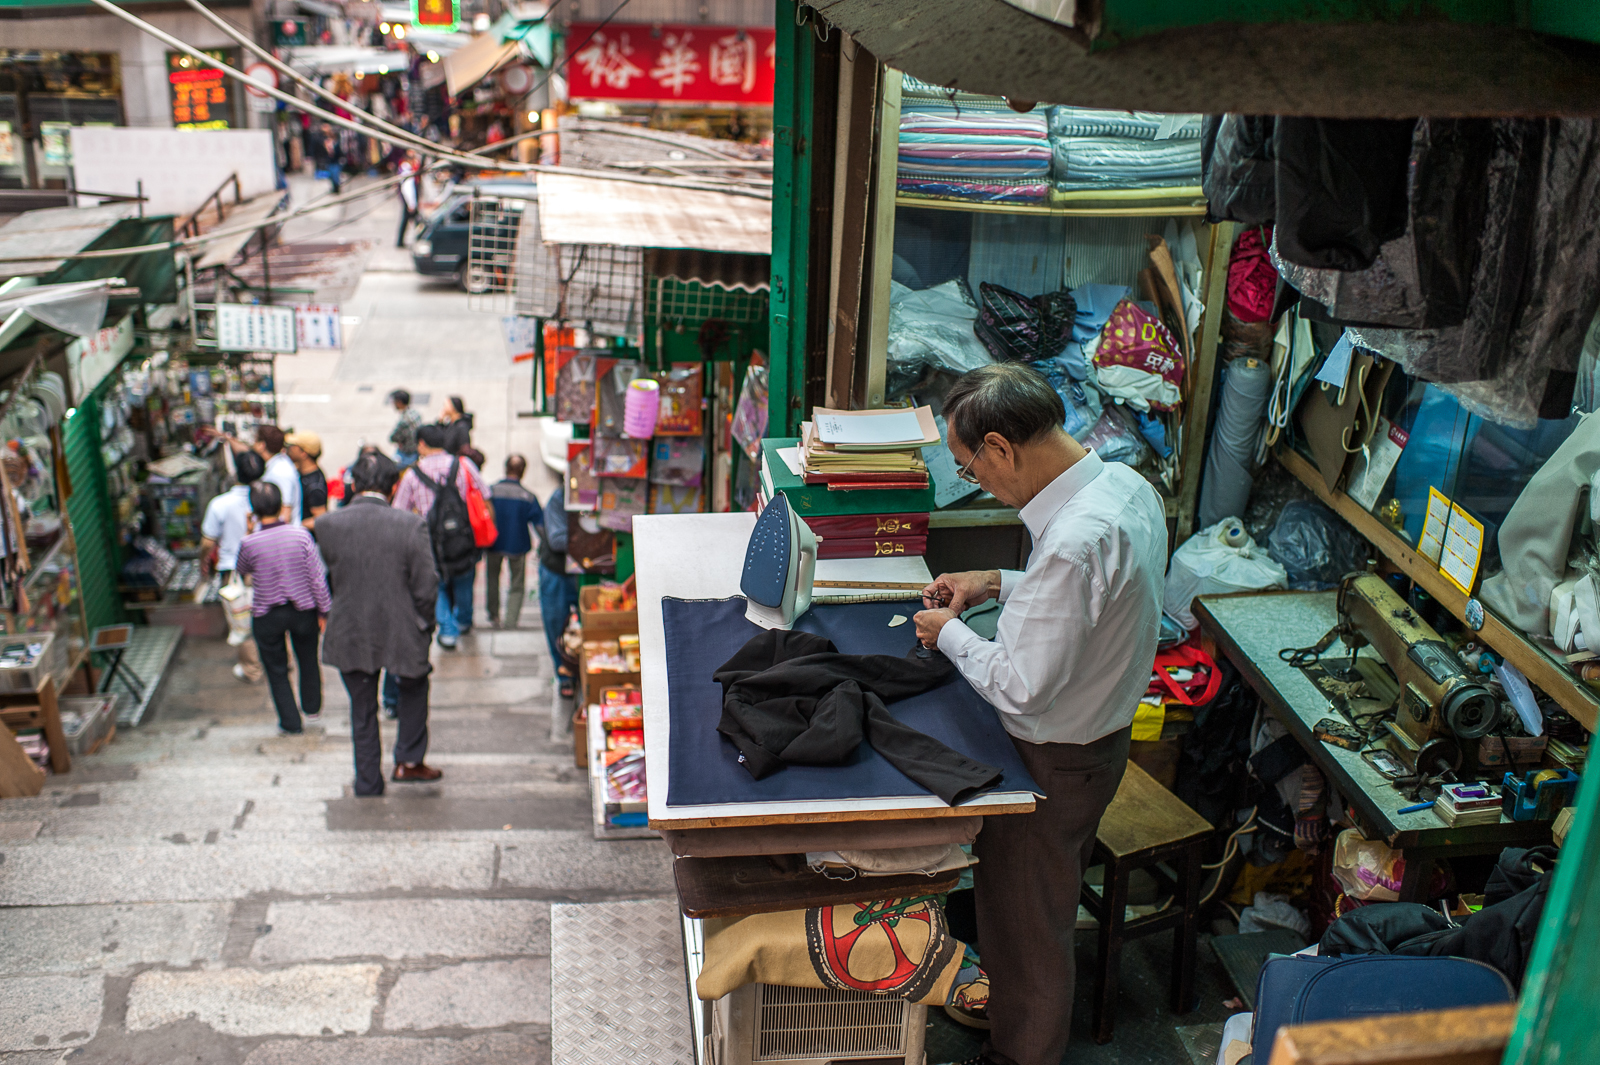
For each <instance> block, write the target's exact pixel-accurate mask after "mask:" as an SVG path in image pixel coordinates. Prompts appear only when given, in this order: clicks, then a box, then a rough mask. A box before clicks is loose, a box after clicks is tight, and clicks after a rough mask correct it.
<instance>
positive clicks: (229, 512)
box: [200, 451, 267, 684]
mask: <svg viewBox="0 0 1600 1065" xmlns="http://www.w3.org/2000/svg"><path fill="white" fill-rule="evenodd" d="M266 468H267V464H266V463H265V462H262V461H261V456H260V455H257V454H256V453H255V452H254V451H240V452H238V453H237V454H235V455H234V456H233V475H234V477H235V478H236V479H237V481H238V483H237V484H235V485H234V486H233V487H232V488H230V489H228V490H227V491H226V492H223V493H222V494H220V495H218V496H215V497H213V498H212V500H211V502H210V503H207V504H206V513H205V516H204V517H203V518H201V519H200V537H201V539H200V560H201V564H202V565H205V564H208V563H209V564H210V565H211V566H212V572H213V573H215V574H216V575H217V576H218V577H219V578H220V579H221V583H222V585H223V586H224V587H226V586H227V585H228V584H229V582H231V581H232V580H233V576H234V570H235V569H237V568H238V564H239V545H240V544H242V543H243V542H244V538H245V536H246V535H247V534H248V533H249V532H250V519H251V518H252V517H253V514H252V513H251V509H250V486H251V485H253V484H255V483H256V482H257V481H259V480H260V479H261V474H262V473H263V471H265V470H266ZM241 612H242V610H241ZM235 638H236V637H233V636H230V637H229V642H232V640H233V639H235ZM235 648H236V650H237V652H238V656H239V661H238V662H236V663H234V666H233V675H234V676H235V677H238V678H239V679H240V680H242V681H244V682H245V683H247V684H254V683H255V682H256V681H258V680H260V679H261V676H262V674H261V658H260V656H259V655H258V654H257V653H256V642H255V640H253V639H251V638H250V637H248V636H246V637H245V638H244V639H243V640H242V641H241V642H240V643H238V644H235Z"/></svg>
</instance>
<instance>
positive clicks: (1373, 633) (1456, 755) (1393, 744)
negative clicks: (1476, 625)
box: [1338, 573, 1501, 777]
mask: <svg viewBox="0 0 1600 1065" xmlns="http://www.w3.org/2000/svg"><path fill="white" fill-rule="evenodd" d="M1338 611H1339V632H1340V636H1341V638H1342V640H1343V641H1344V644H1345V646H1347V647H1349V648H1350V649H1351V652H1352V654H1353V653H1354V652H1355V651H1356V650H1357V649H1358V648H1361V647H1364V646H1367V645H1368V644H1370V645H1371V646H1372V647H1373V649H1374V650H1376V651H1377V652H1378V654H1379V655H1381V656H1382V657H1383V660H1384V662H1385V664H1386V665H1388V667H1389V669H1390V670H1391V671H1392V672H1393V673H1394V676H1395V680H1396V682H1397V683H1398V686H1399V695H1398V701H1397V705H1396V706H1395V712H1394V720H1392V721H1386V722H1385V723H1384V727H1385V729H1386V730H1387V735H1385V737H1384V744H1385V746H1387V747H1388V748H1389V750H1390V751H1392V752H1393V753H1394V754H1395V756H1396V757H1398V758H1400V760H1401V761H1403V762H1405V763H1406V765H1407V766H1408V767H1409V768H1410V769H1411V770H1413V771H1414V772H1416V773H1417V774H1418V775H1420V776H1424V777H1434V776H1441V775H1443V774H1444V773H1446V772H1454V771H1455V770H1457V769H1460V768H1461V763H1462V750H1461V744H1460V742H1459V741H1461V740H1475V739H1478V738H1479V737H1482V736H1486V735H1488V734H1489V733H1490V732H1492V731H1494V729H1495V728H1496V727H1497V726H1498V725H1499V724H1500V719H1501V710H1500V702H1499V700H1498V699H1496V698H1495V696H1494V695H1493V694H1492V693H1491V692H1490V691H1489V690H1488V689H1487V688H1486V687H1484V685H1483V684H1482V683H1480V682H1479V681H1478V680H1477V679H1475V678H1474V677H1472V676H1471V675H1470V674H1469V673H1467V671H1466V669H1465V667H1463V666H1462V664H1461V660H1460V659H1459V658H1457V657H1456V655H1455V653H1454V652H1453V651H1451V650H1450V648H1449V647H1448V646H1446V645H1445V643H1444V641H1443V640H1441V639H1440V638H1439V634H1438V633H1437V632H1435V631H1434V630H1433V627H1432V626H1430V625H1429V624H1428V623H1427V622H1425V621H1423V620H1422V619H1421V618H1419V617H1418V616H1417V614H1416V612H1415V611H1414V610H1412V609H1411V607H1410V606H1409V605H1408V604H1407V603H1406V601H1405V600H1403V599H1401V598H1400V596H1399V595H1397V594H1396V593H1395V591H1394V589H1392V588H1390V587H1389V585H1388V584H1387V583H1385V582H1384V580H1383V579H1382V578H1381V577H1379V576H1378V575H1377V574H1373V573H1363V574H1353V575H1351V576H1348V577H1346V578H1345V579H1344V580H1343V581H1342V582H1341V583H1340V585H1339V595H1338Z"/></svg>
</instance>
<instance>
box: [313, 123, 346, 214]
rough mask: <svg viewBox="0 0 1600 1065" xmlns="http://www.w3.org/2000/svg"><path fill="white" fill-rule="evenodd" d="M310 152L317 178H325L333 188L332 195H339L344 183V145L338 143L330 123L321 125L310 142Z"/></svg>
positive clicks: (336, 133)
mask: <svg viewBox="0 0 1600 1065" xmlns="http://www.w3.org/2000/svg"><path fill="white" fill-rule="evenodd" d="M311 150H312V159H313V161H314V162H315V165H316V168H317V177H319V178H326V179H327V180H328V183H329V184H330V185H332V186H333V194H334V195H335V196H337V195H339V187H340V185H341V183H342V182H343V181H344V174H343V170H344V145H342V144H341V143H340V142H339V131H338V130H336V129H334V128H333V125H332V123H328V122H324V123H323V124H322V128H321V129H320V130H318V131H317V134H316V136H315V138H314V139H313V141H312V144H311Z"/></svg>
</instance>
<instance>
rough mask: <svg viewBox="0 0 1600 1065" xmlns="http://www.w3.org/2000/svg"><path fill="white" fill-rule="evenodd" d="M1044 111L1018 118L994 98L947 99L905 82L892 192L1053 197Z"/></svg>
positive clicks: (1009, 199)
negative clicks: (897, 165) (897, 161)
mask: <svg viewBox="0 0 1600 1065" xmlns="http://www.w3.org/2000/svg"><path fill="white" fill-rule="evenodd" d="M1049 180H1050V141H1049V135H1048V129H1047V121H1046V116H1045V115H1044V113H1043V112H1042V111H1037V112H1033V113H1030V114H1025V115H1023V114H1017V113H1016V112H1015V111H1012V110H1011V109H1010V108H1008V107H1007V106H1006V105H1005V102H1004V101H1003V100H1001V99H1000V98H998V97H993V96H975V95H972V94H970V93H954V94H952V93H946V92H945V91H943V90H940V89H937V88H934V87H931V86H928V85H926V84H924V83H922V82H919V81H917V80H916V79H915V78H910V77H907V78H906V79H905V84H904V89H903V90H902V96H901V104H900V167H899V175H898V180H897V182H896V187H897V189H898V190H899V191H900V192H901V193H902V194H905V195H911V196H931V197H938V198H946V199H959V200H978V201H983V202H989V203H1040V202H1042V201H1043V200H1044V199H1045V197H1046V196H1047V195H1048V194H1049V191H1050V185H1049Z"/></svg>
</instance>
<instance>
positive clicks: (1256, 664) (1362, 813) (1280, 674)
mask: <svg viewBox="0 0 1600 1065" xmlns="http://www.w3.org/2000/svg"><path fill="white" fill-rule="evenodd" d="M1334 595H1335V593H1334V592H1331V591H1328V592H1265V593H1262V594H1260V595H1234V596H1202V597H1201V598H1199V599H1197V600H1196V601H1195V608H1194V616H1195V618H1196V619H1197V620H1199V622H1200V628H1201V630H1202V631H1203V632H1205V633H1206V634H1207V635H1209V636H1210V637H1212V638H1213V639H1214V640H1216V641H1217V646H1218V647H1219V648H1220V649H1221V651H1222V653H1223V654H1225V655H1226V656H1227V658H1228V661H1230V662H1232V663H1233V664H1234V665H1235V666H1236V667H1238V669H1239V672H1240V673H1241V674H1242V675H1243V676H1244V678H1245V680H1247V681H1248V682H1249V684H1250V686H1251V687H1252V688H1254V689H1255V691H1256V694H1258V695H1260V696H1261V699H1262V702H1264V703H1265V704H1266V707H1267V710H1268V712H1269V713H1271V714H1272V716H1273V717H1275V718H1277V719H1278V720H1279V721H1281V722H1282V723H1283V724H1284V726H1285V727H1286V728H1288V730H1289V733H1290V734H1291V735H1292V736H1294V738H1295V739H1296V740H1298V741H1299V743H1300V746H1302V747H1304V748H1305V750H1306V752H1307V753H1308V754H1309V755H1310V756H1311V762H1312V764H1313V765H1315V766H1316V767H1317V768H1318V769H1320V770H1321V771H1322V773H1323V775H1324V776H1326V777H1327V778H1328V780H1329V782H1331V783H1332V784H1333V785H1334V787H1336V788H1337V789H1338V791H1339V793H1340V794H1341V795H1343V796H1344V797H1345V800H1346V801H1347V802H1348V803H1349V804H1350V806H1351V808H1352V810H1353V811H1354V813H1355V816H1356V823H1357V826H1358V827H1359V828H1360V829H1361V832H1362V834H1363V835H1365V836H1366V837H1367V838H1368V839H1381V840H1383V841H1384V842H1385V843H1387V844H1388V845H1389V846H1391V847H1399V848H1401V849H1403V850H1404V851H1405V852H1406V855H1405V856H1406V866H1405V877H1404V880H1403V881H1402V883H1401V886H1400V900H1401V901H1402V902H1424V901H1426V900H1427V896H1428V885H1429V883H1430V882H1431V881H1432V879H1433V871H1434V866H1435V864H1436V862H1437V860H1438V859H1440V858H1448V857H1451V856H1453V855H1455V856H1463V857H1465V856H1468V855H1474V854H1499V853H1500V851H1501V850H1502V849H1504V848H1506V847H1532V846H1537V845H1539V844H1541V843H1548V842H1550V822H1549V821H1505V820H1502V821H1500V822H1499V823H1497V824H1487V825H1466V826H1458V827H1455V828H1450V827H1447V826H1446V825H1445V824H1444V822H1442V821H1440V820H1439V818H1438V816H1437V815H1435V814H1434V812H1433V810H1432V809H1431V808H1430V809H1426V810H1422V811H1419V812H1417V813H1412V814H1402V813H1398V812H1397V811H1398V810H1399V809H1400V808H1401V807H1403V806H1408V805H1410V804H1411V800H1410V799H1408V798H1407V797H1406V796H1405V794H1403V793H1402V792H1401V791H1400V790H1398V789H1397V788H1395V787H1394V786H1393V785H1391V784H1390V783H1389V781H1388V779H1387V778H1385V777H1384V776H1383V774H1381V773H1379V772H1378V771H1377V770H1376V769H1374V768H1372V766H1371V765H1369V764H1368V763H1367V761H1366V759H1364V758H1362V757H1361V755H1360V753H1359V752H1357V751H1347V750H1345V749H1344V748H1342V747H1334V746H1331V745H1329V744H1326V743H1323V742H1321V741H1320V740H1318V739H1316V738H1315V737H1314V736H1313V735H1312V728H1313V726H1315V725H1316V723H1317V722H1318V721H1320V720H1321V719H1322V718H1325V717H1333V718H1338V717H1339V713H1338V711H1337V710H1335V709H1334V708H1333V707H1332V705H1331V704H1330V703H1329V702H1328V698H1327V696H1325V695H1323V694H1322V692H1320V691H1319V690H1318V689H1317V687H1316V685H1314V684H1312V683H1311V681H1310V680H1309V679H1308V678H1307V677H1306V675H1305V674H1304V673H1302V672H1301V671H1300V670H1299V669H1297V668H1295V667H1294V666H1291V665H1289V664H1288V663H1287V662H1284V661H1283V660H1282V659H1280V658H1279V657H1278V651H1279V650H1281V649H1282V648H1285V647H1309V646H1310V645H1312V644H1314V643H1316V642H1317V641H1318V640H1319V639H1321V637H1322V635H1323V634H1324V633H1326V632H1327V631H1328V630H1329V629H1331V628H1333V626H1334V624H1335V622H1336V621H1337V620H1338V617H1337V614H1338V612H1337V610H1336V608H1335V606H1334ZM1341 654H1342V655H1348V654H1349V650H1348V649H1347V648H1345V647H1344V645H1343V644H1342V643H1336V644H1334V645H1333V646H1332V647H1330V648H1329V649H1328V650H1327V651H1326V652H1325V653H1324V657H1325V658H1334V657H1337V656H1339V655H1341ZM1362 654H1363V656H1372V655H1373V651H1372V649H1371V648H1370V647H1367V648H1363V650H1362Z"/></svg>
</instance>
